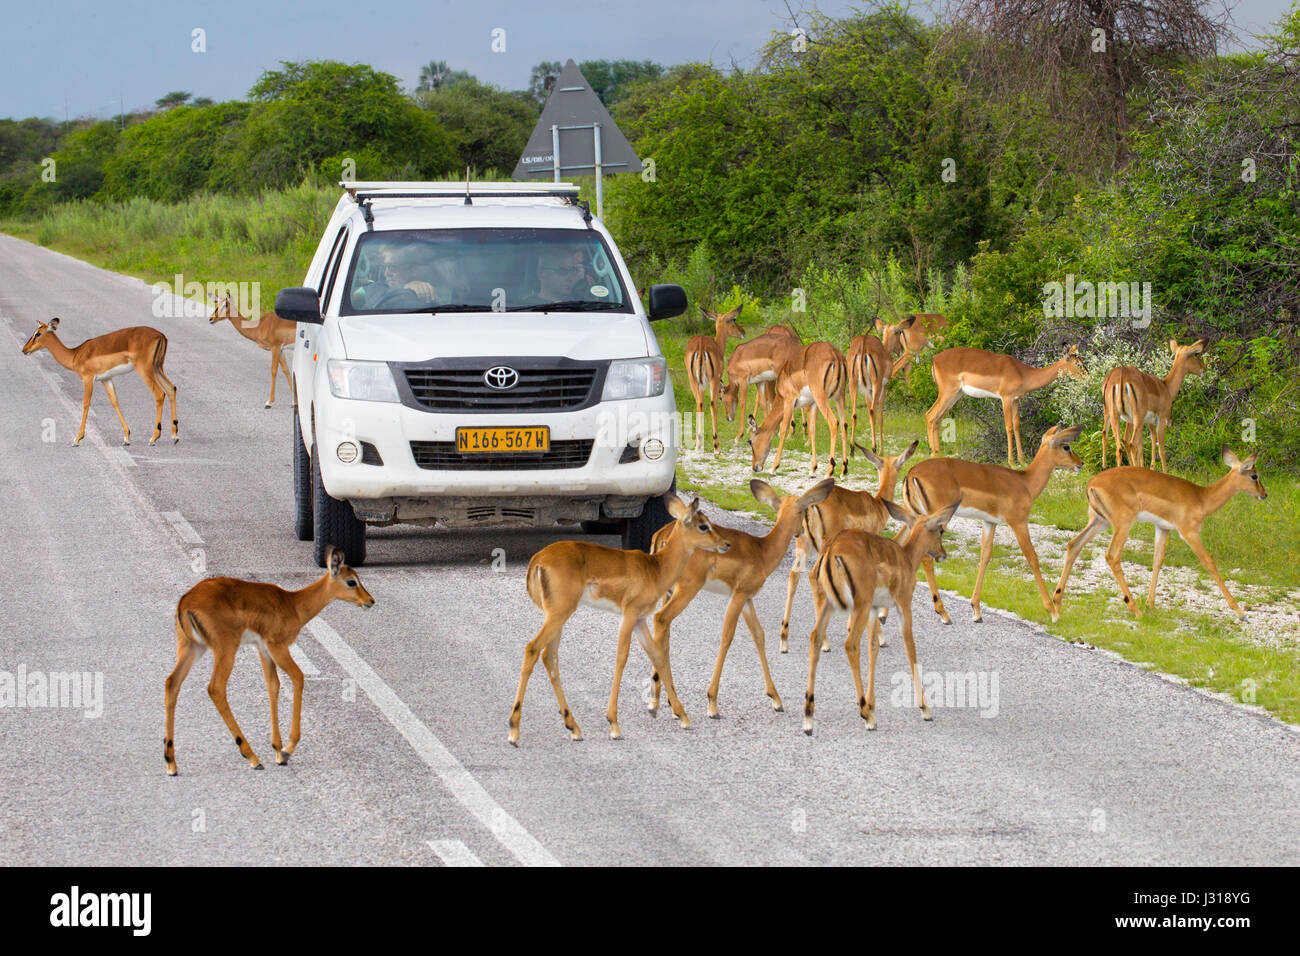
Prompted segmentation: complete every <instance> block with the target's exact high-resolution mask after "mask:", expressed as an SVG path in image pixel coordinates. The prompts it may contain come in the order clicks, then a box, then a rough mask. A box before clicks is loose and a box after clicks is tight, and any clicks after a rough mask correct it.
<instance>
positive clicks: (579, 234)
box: [340, 229, 632, 315]
mask: <svg viewBox="0 0 1300 956" xmlns="http://www.w3.org/2000/svg"><path fill="white" fill-rule="evenodd" d="M527 310H531V311H555V312H631V311H632V307H631V306H630V305H629V304H628V296H627V291H626V289H625V288H624V287H623V283H622V281H621V280H620V279H619V275H618V270H617V269H616V268H615V267H614V261H613V257H612V256H610V254H609V250H608V249H607V248H606V247H605V243H604V242H603V241H602V239H601V236H600V234H599V233H597V232H592V231H588V230H576V229H412V230H394V231H391V232H369V233H366V234H365V235H363V236H362V237H361V239H360V240H359V241H358V242H357V248H356V252H355V253H354V254H353V257H352V266H351V269H350V270H349V273H348V281H347V286H346V289H345V294H344V298H343V302H342V307H341V309H340V313H341V314H342V315H360V314H370V313H377V312H430V313H436V312H514V311H527Z"/></svg>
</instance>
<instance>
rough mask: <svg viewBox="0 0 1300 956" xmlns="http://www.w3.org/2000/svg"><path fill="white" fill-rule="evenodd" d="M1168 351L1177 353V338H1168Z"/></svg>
mask: <svg viewBox="0 0 1300 956" xmlns="http://www.w3.org/2000/svg"><path fill="white" fill-rule="evenodd" d="M1169 351H1171V352H1173V353H1174V354H1175V355H1177V354H1178V340H1177V339H1170V340H1169Z"/></svg>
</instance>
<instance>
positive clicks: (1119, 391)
mask: <svg viewBox="0 0 1300 956" xmlns="http://www.w3.org/2000/svg"><path fill="white" fill-rule="evenodd" d="M1169 350H1170V351H1171V352H1173V353H1174V364H1173V367H1172V368H1170V369H1169V374H1168V375H1166V376H1165V377H1164V378H1156V377H1155V376H1154V375H1148V374H1147V373H1146V372H1143V371H1141V370H1140V369H1137V368H1134V367H1133V366H1132V365H1120V366H1117V367H1116V368H1113V369H1111V370H1110V371H1109V372H1108V373H1107V374H1106V380H1105V382H1103V383H1102V386H1101V395H1102V402H1103V415H1102V425H1101V467H1102V468H1103V469H1104V468H1105V467H1106V432H1107V430H1108V429H1109V430H1110V431H1112V432H1113V433H1114V435H1115V463H1116V464H1117V465H1122V464H1124V459H1123V458H1122V457H1120V443H1121V435H1123V433H1124V427H1123V425H1122V424H1121V423H1122V422H1124V423H1128V424H1129V426H1130V427H1129V432H1128V434H1127V435H1124V441H1123V444H1124V446H1125V450H1126V452H1127V454H1128V462H1129V464H1130V465H1141V464H1142V444H1143V433H1144V431H1145V427H1146V426H1147V425H1150V426H1151V467H1152V468H1153V469H1154V468H1155V466H1156V449H1157V447H1158V448H1159V449H1160V470H1161V471H1168V470H1169V468H1168V467H1167V466H1166V465H1165V428H1166V427H1168V425H1169V423H1170V421H1171V420H1172V416H1173V407H1174V399H1175V398H1176V397H1177V396H1178V392H1179V389H1181V388H1182V387H1183V379H1184V378H1186V377H1187V376H1188V375H1199V374H1200V373H1201V372H1204V371H1205V360H1204V359H1202V358H1201V355H1202V354H1204V352H1205V339H1197V340H1196V341H1195V342H1193V343H1192V344H1191V345H1179V344H1178V342H1177V340H1176V339H1170V340H1169Z"/></svg>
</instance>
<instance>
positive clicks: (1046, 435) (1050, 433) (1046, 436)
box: [1038, 425, 1061, 445]
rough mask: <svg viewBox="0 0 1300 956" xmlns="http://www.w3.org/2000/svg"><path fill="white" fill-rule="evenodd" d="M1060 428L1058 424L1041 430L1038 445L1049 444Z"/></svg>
mask: <svg viewBox="0 0 1300 956" xmlns="http://www.w3.org/2000/svg"><path fill="white" fill-rule="evenodd" d="M1060 430H1061V426H1060V425H1053V426H1052V427H1051V428H1049V429H1048V430H1047V431H1045V432H1043V438H1042V441H1040V442H1039V443H1038V444H1040V445H1046V444H1049V443H1050V442H1051V441H1052V439H1053V438H1055V437H1056V434H1057V432H1059V431H1060Z"/></svg>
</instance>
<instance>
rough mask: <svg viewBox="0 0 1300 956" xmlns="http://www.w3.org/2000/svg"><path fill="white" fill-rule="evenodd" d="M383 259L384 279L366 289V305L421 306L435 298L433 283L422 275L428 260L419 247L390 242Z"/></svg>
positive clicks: (376, 306) (381, 272) (399, 308)
mask: <svg viewBox="0 0 1300 956" xmlns="http://www.w3.org/2000/svg"><path fill="white" fill-rule="evenodd" d="M381 261H382V263H383V265H382V266H381V268H380V277H381V278H380V281H378V282H376V283H375V284H374V285H372V286H370V287H368V288H367V289H366V290H365V299H366V308H370V309H374V308H379V307H383V308H388V309H394V310H401V309H418V308H419V307H420V306H422V305H429V304H430V303H431V302H433V299H434V289H433V284H432V283H430V282H429V281H427V280H426V279H425V278H423V277H422V275H421V273H422V272H423V269H422V268H421V267H422V266H423V265H424V263H423V262H422V261H421V258H420V255H419V253H418V252H417V251H416V250H414V249H409V248H403V247H402V246H389V247H388V248H386V249H385V250H384V251H383V253H382V256H381Z"/></svg>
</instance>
